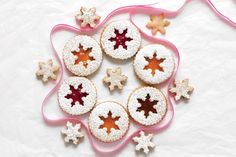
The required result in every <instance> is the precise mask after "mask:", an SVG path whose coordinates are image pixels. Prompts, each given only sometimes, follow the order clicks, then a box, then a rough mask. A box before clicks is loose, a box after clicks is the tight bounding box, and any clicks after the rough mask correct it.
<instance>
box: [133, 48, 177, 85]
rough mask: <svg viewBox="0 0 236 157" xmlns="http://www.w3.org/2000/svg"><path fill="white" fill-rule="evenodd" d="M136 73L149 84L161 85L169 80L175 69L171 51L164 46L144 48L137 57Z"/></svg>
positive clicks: (135, 60) (135, 61)
mask: <svg viewBox="0 0 236 157" xmlns="http://www.w3.org/2000/svg"><path fill="white" fill-rule="evenodd" d="M133 66H134V71H135V73H136V74H137V76H138V77H139V78H140V79H141V80H142V81H144V82H146V83H147V84H160V83H163V82H165V81H166V80H168V79H169V78H170V77H171V75H172V73H173V72H174V69H175V60H174V57H173V55H172V54H171V51H170V50H169V49H167V48H165V47H164V46H161V45H157V44H152V45H148V46H144V47H143V48H142V49H141V50H140V51H139V52H138V53H137V54H136V56H135V59H134V63H133Z"/></svg>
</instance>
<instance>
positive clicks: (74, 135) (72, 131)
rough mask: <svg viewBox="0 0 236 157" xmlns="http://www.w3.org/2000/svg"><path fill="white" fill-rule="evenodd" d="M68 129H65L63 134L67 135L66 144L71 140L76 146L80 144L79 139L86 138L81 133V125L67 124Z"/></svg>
mask: <svg viewBox="0 0 236 157" xmlns="http://www.w3.org/2000/svg"><path fill="white" fill-rule="evenodd" d="M66 127H67V129H63V130H62V131H61V133H62V134H63V135H65V138H64V140H65V142H67V143H68V142H70V140H72V141H73V143H74V144H78V143H79V138H82V137H84V135H83V134H82V133H81V132H80V131H79V130H80V124H75V125H74V126H73V124H72V123H71V122H69V121H68V122H67V123H66Z"/></svg>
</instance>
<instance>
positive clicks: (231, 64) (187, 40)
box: [0, 0, 236, 157]
mask: <svg viewBox="0 0 236 157" xmlns="http://www.w3.org/2000/svg"><path fill="white" fill-rule="evenodd" d="M156 1H157V0H145V1H142V0H136V1H129V2H127V0H113V1H112V0H96V1H95V0H93V1H92V0H71V1H63V0H58V1H53V0H48V1H46V0H34V1H33V0H11V1H7V0H1V5H0V20H1V23H0V37H1V39H0V71H1V75H0V95H1V96H0V97H1V102H0V103H1V109H0V156H2V157H3V156H4V157H68V156H69V157H76V156H83V157H85V156H86V157H87V156H88V157H89V156H96V154H95V153H94V151H93V150H92V149H91V147H90V144H89V142H88V140H87V137H85V139H84V140H83V142H82V143H81V144H80V145H79V146H78V147H74V146H73V145H68V146H66V145H65V144H64V142H63V140H62V137H61V135H60V130H61V128H62V127H63V126H58V127H53V126H47V125H46V124H45V123H44V121H43V120H42V116H41V114H40V107H41V102H42V100H43V98H44V97H45V95H46V94H47V92H48V91H49V90H50V89H51V88H52V87H53V85H54V84H53V83H52V82H49V83H48V84H46V85H43V84H42V83H41V81H40V80H37V79H36V78H35V71H36V70H37V62H38V61H40V60H46V59H49V58H53V57H54V56H53V54H52V50H51V48H50V43H49V32H50V29H51V28H52V27H53V26H54V25H55V24H58V23H68V24H71V25H75V21H74V15H75V13H76V12H77V11H78V10H79V8H80V6H81V5H83V6H88V7H92V6H95V7H97V12H98V13H99V15H101V16H102V17H103V18H104V17H105V16H106V15H107V14H108V13H109V12H110V11H112V10H113V9H115V8H117V7H119V6H125V5H129V4H143V3H153V2H156ZM159 1H160V4H159V6H163V7H164V8H167V9H172V10H175V9H177V8H178V7H179V6H180V5H181V3H182V2H183V0H175V1H165V0H159ZM213 2H215V3H216V5H217V6H218V7H219V9H221V10H222V11H223V12H224V13H225V14H227V15H229V16H231V17H232V18H234V20H236V19H235V17H236V12H235V11H236V9H235V8H236V4H235V3H233V1H232V0H224V1H221V0H213ZM141 17H142V21H140V18H141ZM125 18H127V15H120V16H118V17H115V18H114V19H125ZM145 20H146V21H147V20H148V16H147V15H145V16H138V17H137V21H138V22H139V24H140V25H144V24H145V23H143V21H145ZM170 21H171V25H170V26H169V27H168V28H167V34H166V38H167V39H169V40H170V41H172V42H173V43H174V44H176V46H177V47H178V48H179V50H180V55H181V64H180V68H179V71H178V75H177V78H178V79H184V78H186V77H187V78H190V83H191V84H192V85H193V86H194V87H195V91H194V93H193V94H192V97H191V100H190V101H189V102H188V103H185V102H180V103H179V105H177V106H175V111H176V112H175V113H176V114H175V117H174V121H173V123H172V125H171V127H170V128H168V129H167V130H166V131H164V132H163V133H161V134H157V135H156V136H155V138H154V142H155V143H156V144H157V147H156V148H155V150H154V151H152V152H151V153H150V155H149V156H153V157H154V156H155V157H170V156H175V157H195V156H201V157H205V156H208V157H226V156H227V157H234V156H236V105H235V102H236V97H235V95H236V91H235V90H236V31H235V29H233V28H232V27H230V26H228V25H226V24H225V23H223V22H222V21H221V20H219V18H218V17H216V16H215V14H214V13H213V12H212V11H211V10H210V8H209V7H208V6H207V5H206V4H205V3H204V2H203V1H200V0H199V1H196V0H195V1H192V2H190V3H189V4H188V5H187V6H186V7H185V9H184V11H183V12H182V13H181V14H180V15H179V16H177V17H176V18H174V19H171V20H170ZM71 36H73V34H71V33H67V32H61V33H58V34H56V35H55V38H54V42H55V45H56V48H57V50H58V51H59V52H60V53H61V50H62V48H63V46H64V43H65V42H66V41H67V40H68V38H70V37H71ZM98 37H99V33H98V34H97V35H96V36H95V38H96V39H98ZM143 45H145V42H143ZM131 64H132V62H131V60H129V61H126V62H117V61H114V60H111V59H110V58H109V57H106V56H105V57H104V62H103V64H102V67H101V68H100V70H99V71H98V72H97V73H96V75H93V76H91V77H90V78H91V79H92V81H93V82H94V83H95V84H96V86H97V88H98V89H99V95H98V97H99V102H101V101H104V100H116V101H119V102H121V103H123V104H126V100H127V97H128V95H129V93H130V92H131V91H132V90H133V89H134V88H135V87H138V86H140V82H139V81H138V79H137V78H136V77H135V76H134V74H133V69H132V68H131ZM116 66H121V67H122V70H123V73H124V74H126V75H128V76H129V80H128V82H127V85H126V86H125V88H124V90H123V91H122V92H120V93H119V92H114V93H113V94H112V95H111V94H110V93H109V92H108V90H107V88H106V87H105V86H104V85H103V83H102V82H101V79H102V78H103V77H104V75H105V70H106V68H112V67H116ZM162 89H163V88H162ZM46 110H47V115H49V116H50V117H54V118H56V117H59V116H62V112H61V111H60V109H59V107H58V105H57V100H56V95H54V96H53V97H52V98H51V100H50V102H49V105H48V107H47V109H46ZM117 156H119V157H121V156H129V157H133V156H143V154H137V153H135V151H134V143H132V142H131V143H130V144H129V145H127V146H126V148H125V149H124V150H123V151H121V152H120V153H119V154H118V155H117Z"/></svg>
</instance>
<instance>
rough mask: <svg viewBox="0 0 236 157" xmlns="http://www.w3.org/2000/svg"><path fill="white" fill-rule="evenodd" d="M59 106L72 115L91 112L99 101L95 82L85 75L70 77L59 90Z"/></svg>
mask: <svg viewBox="0 0 236 157" xmlns="http://www.w3.org/2000/svg"><path fill="white" fill-rule="evenodd" d="M58 101H59V106H60V107H61V109H62V110H63V111H65V112H66V113H68V114H71V115H81V114H84V113H87V112H89V111H90V110H91V109H92V108H93V106H94V105H95V103H96V101H97V91H96V88H95V86H94V85H93V83H92V82H91V81H90V80H88V79H87V78H85V77H69V78H67V79H65V80H64V81H63V83H62V85H61V87H60V88H59V90H58Z"/></svg>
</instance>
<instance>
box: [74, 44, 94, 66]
mask: <svg viewBox="0 0 236 157" xmlns="http://www.w3.org/2000/svg"><path fill="white" fill-rule="evenodd" d="M91 51H92V48H87V49H86V50H84V48H83V46H82V45H79V51H73V52H72V54H73V55H74V56H76V60H75V64H79V63H80V62H82V63H83V66H84V67H85V68H87V66H88V61H93V60H95V59H94V58H93V57H92V56H90V55H89V54H90V52H91Z"/></svg>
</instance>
